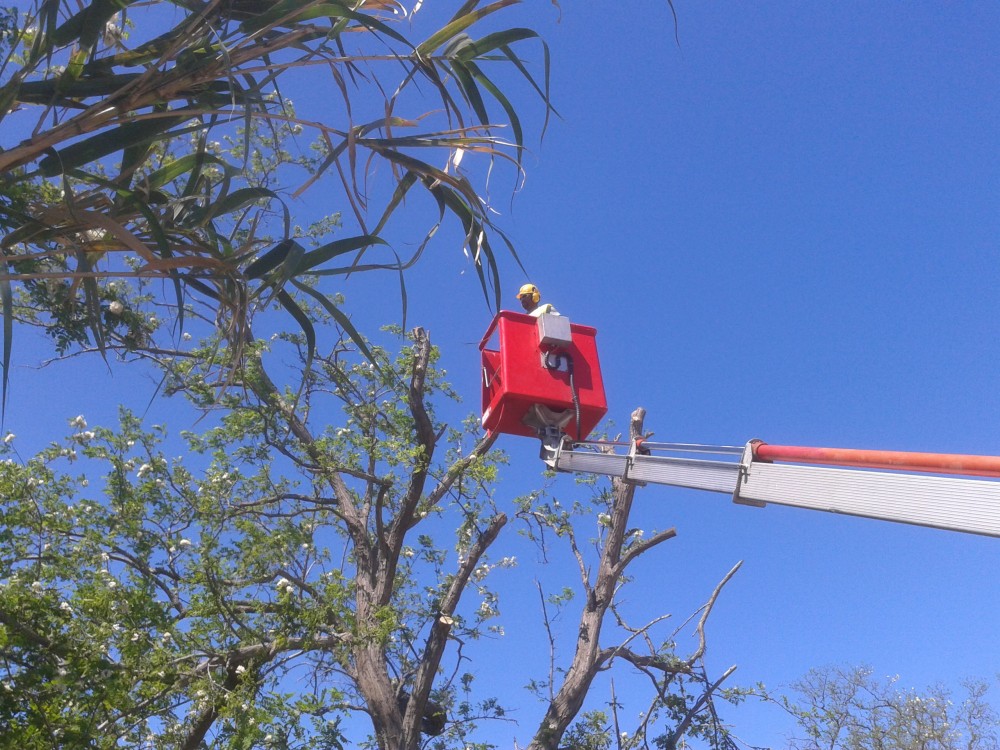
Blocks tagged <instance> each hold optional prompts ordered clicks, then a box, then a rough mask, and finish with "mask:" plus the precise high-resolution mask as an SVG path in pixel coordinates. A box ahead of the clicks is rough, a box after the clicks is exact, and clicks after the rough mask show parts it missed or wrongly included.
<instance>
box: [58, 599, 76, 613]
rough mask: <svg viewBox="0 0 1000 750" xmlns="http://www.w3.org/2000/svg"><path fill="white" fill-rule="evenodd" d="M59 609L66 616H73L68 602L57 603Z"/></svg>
mask: <svg viewBox="0 0 1000 750" xmlns="http://www.w3.org/2000/svg"><path fill="white" fill-rule="evenodd" d="M59 609H61V610H62V611H63V612H66V613H67V614H70V615H71V614H73V608H72V607H71V606H69V602H59Z"/></svg>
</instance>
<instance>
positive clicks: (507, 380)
mask: <svg viewBox="0 0 1000 750" xmlns="http://www.w3.org/2000/svg"><path fill="white" fill-rule="evenodd" d="M596 336H597V331H596V330H595V329H594V328H590V327H589V326H582V325H577V324H576V323H570V322H569V320H567V319H566V318H563V317H560V316H556V315H542V316H540V317H538V318H535V317H532V316H531V315H524V314H522V313H517V312H512V311H510V310H501V311H500V313H498V314H497V316H496V317H495V318H494V319H493V322H492V323H491V324H490V327H489V329H487V331H486V335H485V336H483V340H482V342H481V343H480V344H479V349H480V351H481V352H482V376H483V428H484V429H485V430H486V431H487V432H503V433H507V434H510V435H525V436H528V437H538V436H539V430H538V425H537V423H536V420H537V415H538V413H540V412H541V413H545V414H555V415H560V414H561V415H563V418H562V420H561V422H560V425H561V427H562V429H563V431H564V432H565V433H566V434H568V435H569V436H570V437H572V438H573V439H583V438H586V437H587V435H589V434H590V432H591V431H592V430H593V429H594V427H596V426H597V423H598V422H599V421H600V420H601V417H603V416H604V415H605V413H607V411H608V404H607V399H606V398H605V396H604V381H603V380H602V379H601V365H600V362H599V361H598V359H597V342H596ZM574 395H575V400H574ZM536 406H538V407H541V409H535V407H536ZM577 414H579V418H578V417H577ZM578 420H579V422H578ZM578 424H579V429H578Z"/></svg>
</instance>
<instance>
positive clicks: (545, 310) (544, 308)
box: [529, 302, 559, 318]
mask: <svg viewBox="0 0 1000 750" xmlns="http://www.w3.org/2000/svg"><path fill="white" fill-rule="evenodd" d="M529 314H530V315H531V316H532V317H533V318H538V317H541V316H542V315H558V314H559V313H558V312H557V311H556V308H555V307H553V306H552V304H551V303H550V302H546V303H545V304H543V305H539V306H538V307H536V308H535V309H534V310H532V311H531V312H530V313H529Z"/></svg>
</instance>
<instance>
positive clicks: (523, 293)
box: [517, 284, 542, 304]
mask: <svg viewBox="0 0 1000 750" xmlns="http://www.w3.org/2000/svg"><path fill="white" fill-rule="evenodd" d="M522 297H531V301H532V302H534V303H535V304H538V300H540V299H541V298H542V293H541V292H540V291H538V287H537V286H535V285H534V284H524V285H523V286H522V287H521V288H520V289H519V290H518V291H517V298H518V299H521V298H522Z"/></svg>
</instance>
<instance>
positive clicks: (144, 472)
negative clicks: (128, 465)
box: [135, 464, 153, 479]
mask: <svg viewBox="0 0 1000 750" xmlns="http://www.w3.org/2000/svg"><path fill="white" fill-rule="evenodd" d="M152 470H153V467H152V466H151V465H150V464H143V465H142V466H140V467H139V470H138V471H137V472H136V473H135V475H136V476H137V477H139V478H140V479H141V478H142V477H144V476H146V475H147V474H148V473H149V472H151V471H152Z"/></svg>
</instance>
